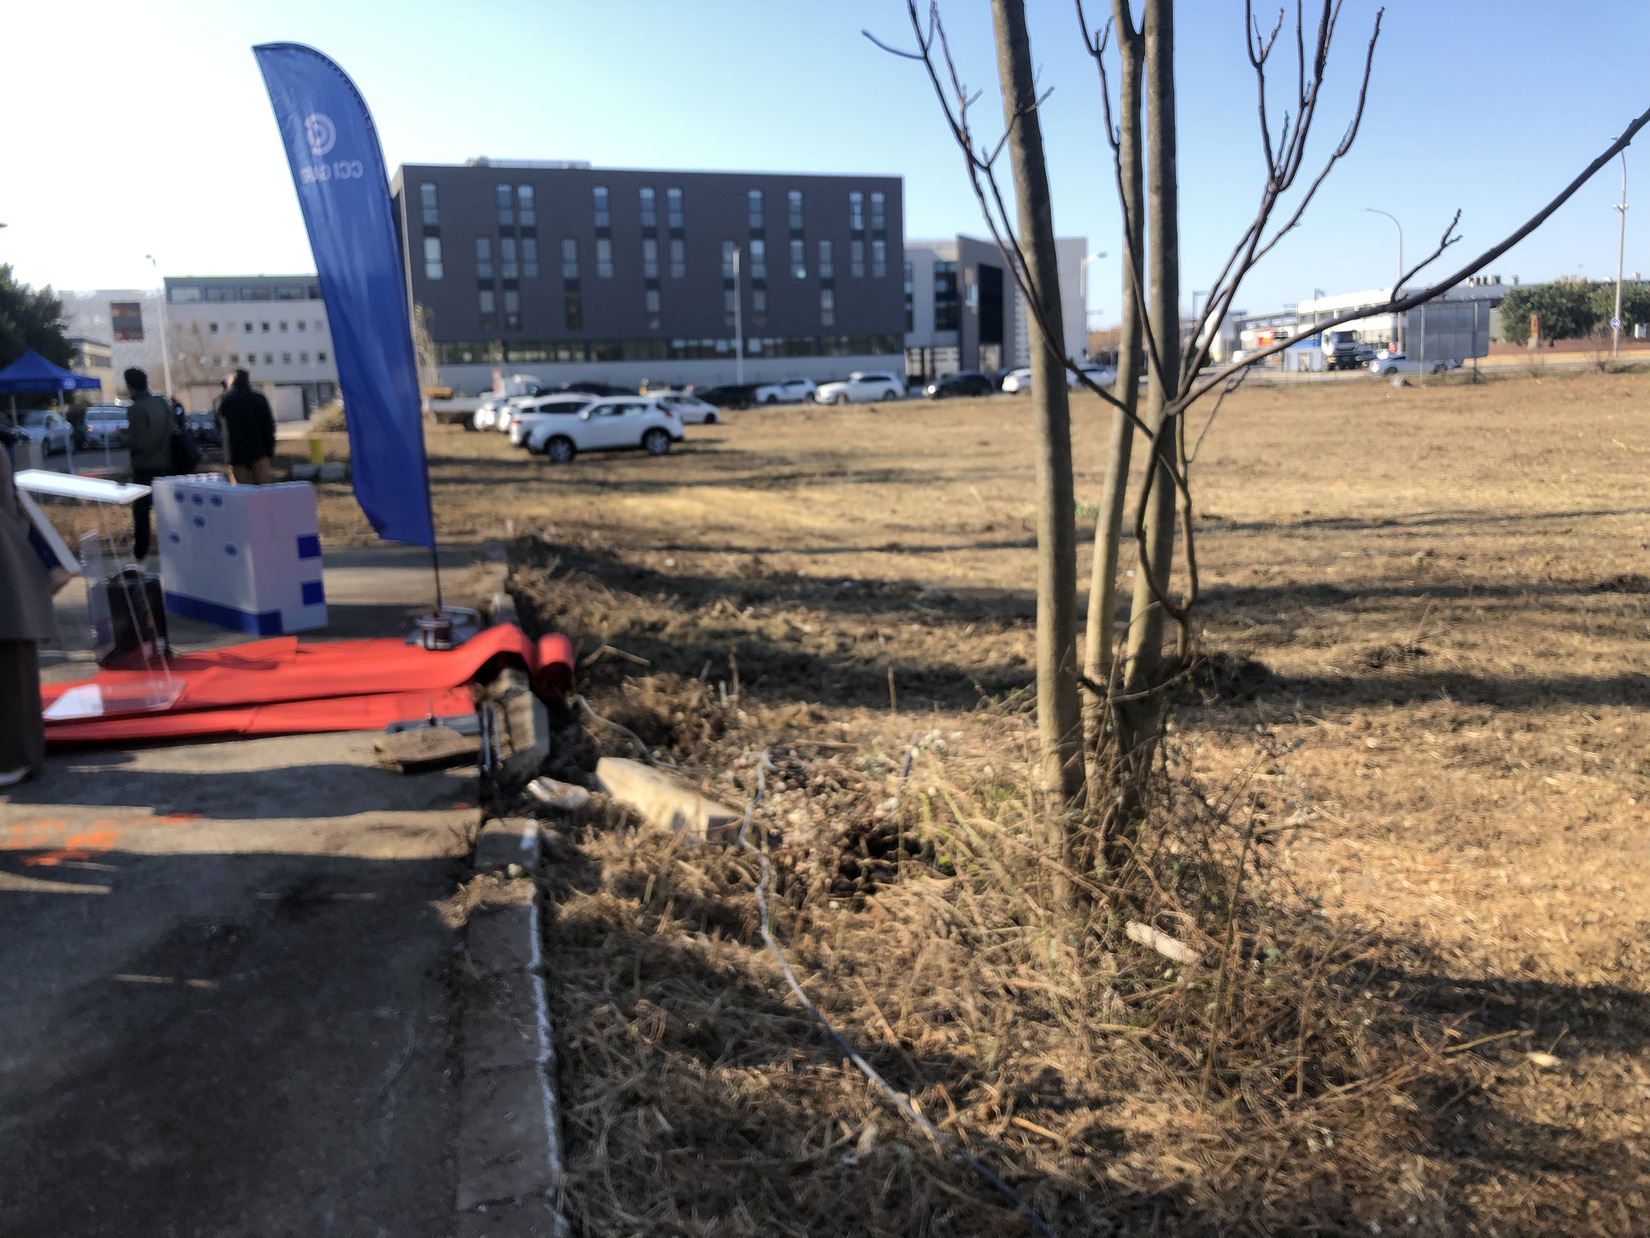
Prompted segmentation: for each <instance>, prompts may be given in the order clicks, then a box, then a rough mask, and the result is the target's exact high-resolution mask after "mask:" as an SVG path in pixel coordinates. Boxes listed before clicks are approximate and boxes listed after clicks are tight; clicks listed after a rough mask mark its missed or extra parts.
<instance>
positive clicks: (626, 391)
mask: <svg viewBox="0 0 1650 1238" xmlns="http://www.w3.org/2000/svg"><path fill="white" fill-rule="evenodd" d="M562 390H563V391H578V392H582V393H583V394H585V395H635V394H636V388H634V387H615V386H614V385H613V384H612V383H599V382H596V381H595V380H594V379H589V380H586V381H584V382H577V383H566V384H564V385H563V386H562Z"/></svg>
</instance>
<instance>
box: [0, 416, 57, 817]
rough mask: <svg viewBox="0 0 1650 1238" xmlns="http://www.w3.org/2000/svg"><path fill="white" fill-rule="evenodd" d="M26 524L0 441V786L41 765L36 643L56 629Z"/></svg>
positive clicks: (42, 566)
mask: <svg viewBox="0 0 1650 1238" xmlns="http://www.w3.org/2000/svg"><path fill="white" fill-rule="evenodd" d="M30 527H31V526H30V521H29V515H28V513H27V512H25V511H24V510H23V503H22V500H20V499H19V498H18V497H17V488H16V486H15V485H14V484H13V483H12V469H11V453H10V452H8V451H7V450H6V449H5V448H4V447H0V787H10V786H15V785H16V784H17V783H20V782H24V781H26V780H27V779H30V778H38V777H39V776H40V774H41V773H42V772H43V771H44V770H45V768H46V721H45V718H44V717H42V715H41V706H40V651H39V648H38V646H39V643H40V642H41V641H43V640H51V639H53V638H54V637H55V636H56V635H57V619H56V616H55V615H54V614H53V612H52V592H51V580H50V578H49V577H48V576H47V574H46V565H45V564H44V563H42V562H41V561H40V556H39V555H38V554H36V553H35V549H34V546H33V545H31V544H30V542H29V529H30Z"/></svg>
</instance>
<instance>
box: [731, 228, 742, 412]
mask: <svg viewBox="0 0 1650 1238" xmlns="http://www.w3.org/2000/svg"><path fill="white" fill-rule="evenodd" d="M744 299H745V297H744V293H743V292H741V291H740V288H739V246H737V245H735V246H734V247H733V381H734V384H735V385H736V386H740V387H743V386H744V385H745V319H744V317H743V315H741V313H740V303H741V302H742V301H744Z"/></svg>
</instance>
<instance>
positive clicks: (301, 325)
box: [212, 251, 428, 331]
mask: <svg viewBox="0 0 1650 1238" xmlns="http://www.w3.org/2000/svg"><path fill="white" fill-rule="evenodd" d="M426 252H428V251H426ZM308 326H309V324H308V323H307V322H305V321H304V320H303V319H302V318H300V319H299V320H298V330H300V331H303V330H305V329H306V328H308ZM217 329H218V326H217V324H216V323H213V324H212V330H214V331H216V330H217Z"/></svg>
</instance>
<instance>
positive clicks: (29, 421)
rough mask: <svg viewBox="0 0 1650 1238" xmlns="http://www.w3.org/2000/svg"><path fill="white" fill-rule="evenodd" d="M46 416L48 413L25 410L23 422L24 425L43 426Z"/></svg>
mask: <svg viewBox="0 0 1650 1238" xmlns="http://www.w3.org/2000/svg"><path fill="white" fill-rule="evenodd" d="M48 416H50V414H49V413H44V412H40V411H39V410H36V411H33V412H27V413H24V414H23V424H24V425H26V426H43V425H45V424H46V418H47V417H48Z"/></svg>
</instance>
